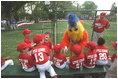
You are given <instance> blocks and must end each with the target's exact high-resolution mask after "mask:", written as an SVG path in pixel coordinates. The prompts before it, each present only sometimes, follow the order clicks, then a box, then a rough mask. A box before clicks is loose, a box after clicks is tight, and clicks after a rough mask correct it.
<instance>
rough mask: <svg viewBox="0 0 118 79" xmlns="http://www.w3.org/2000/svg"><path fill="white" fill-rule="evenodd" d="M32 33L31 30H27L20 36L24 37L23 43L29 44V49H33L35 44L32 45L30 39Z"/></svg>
mask: <svg viewBox="0 0 118 79" xmlns="http://www.w3.org/2000/svg"><path fill="white" fill-rule="evenodd" d="M31 32H32V31H31V30H28V29H25V30H23V31H22V34H23V35H24V37H25V38H24V42H25V43H27V44H29V45H30V46H31V47H33V46H34V45H35V44H33V43H32V40H31V39H30V33H31Z"/></svg>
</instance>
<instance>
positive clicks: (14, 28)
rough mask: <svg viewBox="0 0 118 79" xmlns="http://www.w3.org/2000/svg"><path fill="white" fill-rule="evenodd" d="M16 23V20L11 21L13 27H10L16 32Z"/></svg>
mask: <svg viewBox="0 0 118 79" xmlns="http://www.w3.org/2000/svg"><path fill="white" fill-rule="evenodd" d="M16 23H17V22H16V20H15V19H12V20H11V26H10V27H11V29H12V30H16V29H17V26H16Z"/></svg>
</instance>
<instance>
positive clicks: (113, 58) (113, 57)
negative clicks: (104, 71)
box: [111, 53, 117, 62]
mask: <svg viewBox="0 0 118 79" xmlns="http://www.w3.org/2000/svg"><path fill="white" fill-rule="evenodd" d="M115 58H117V53H114V54H113V55H112V57H111V61H112V62H114V60H115Z"/></svg>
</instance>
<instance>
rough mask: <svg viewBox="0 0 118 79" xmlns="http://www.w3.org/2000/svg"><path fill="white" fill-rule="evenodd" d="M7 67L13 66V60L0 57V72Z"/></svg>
mask: <svg viewBox="0 0 118 79" xmlns="http://www.w3.org/2000/svg"><path fill="white" fill-rule="evenodd" d="M9 65H14V62H13V60H12V59H7V58H3V57H1V71H2V70H4V69H5V68H6V67H7V66H9Z"/></svg>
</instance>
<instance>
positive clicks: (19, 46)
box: [17, 42, 30, 51]
mask: <svg viewBox="0 0 118 79" xmlns="http://www.w3.org/2000/svg"><path fill="white" fill-rule="evenodd" d="M27 47H28V48H29V47H30V45H28V44H27V43H25V42H22V43H20V44H18V45H17V51H22V50H23V49H25V48H27Z"/></svg>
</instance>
